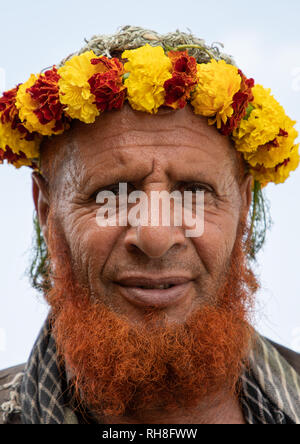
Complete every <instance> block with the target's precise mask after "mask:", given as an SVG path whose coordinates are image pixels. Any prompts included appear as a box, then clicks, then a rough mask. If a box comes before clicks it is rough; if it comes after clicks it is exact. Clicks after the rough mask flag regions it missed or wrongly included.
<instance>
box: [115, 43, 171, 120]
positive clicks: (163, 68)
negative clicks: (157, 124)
mask: <svg viewBox="0 0 300 444" xmlns="http://www.w3.org/2000/svg"><path fill="white" fill-rule="evenodd" d="M122 58H123V59H128V62H127V63H125V65H124V68H125V71H126V72H127V73H129V77H128V78H127V79H126V80H125V86H126V87H127V95H128V101H129V103H130V105H131V107H132V108H133V109H135V110H138V111H146V112H148V113H151V114H155V113H157V111H158V108H159V107H160V106H162V105H163V104H164V101H165V88H164V84H165V82H166V81H167V80H169V79H170V78H171V77H172V74H171V72H172V62H171V60H170V59H169V57H167V56H166V55H165V52H164V50H163V48H162V47H160V46H156V47H153V46H150V45H149V44H146V45H145V46H142V47H141V48H138V49H132V50H127V51H124V52H123V54H122Z"/></svg>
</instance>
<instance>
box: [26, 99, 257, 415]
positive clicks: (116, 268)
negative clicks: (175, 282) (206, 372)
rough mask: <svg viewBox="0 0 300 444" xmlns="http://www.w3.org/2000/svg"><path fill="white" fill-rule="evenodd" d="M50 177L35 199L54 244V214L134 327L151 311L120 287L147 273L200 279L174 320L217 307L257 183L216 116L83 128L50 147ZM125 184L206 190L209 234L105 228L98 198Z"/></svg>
mask: <svg viewBox="0 0 300 444" xmlns="http://www.w3.org/2000/svg"><path fill="white" fill-rule="evenodd" d="M42 173H43V176H44V178H42V177H41V176H39V175H37V174H36V173H35V174H34V175H33V195H34V200H35V204H36V208H37V211H38V215H39V220H40V224H41V228H42V231H43V234H44V237H45V239H46V242H47V238H48V214H49V208H50V209H51V214H52V215H53V218H54V221H56V222H57V226H58V227H59V229H60V230H61V232H62V234H63V237H64V238H65V240H66V242H67V245H68V247H69V250H70V256H71V257H72V259H73V267H74V271H75V274H76V276H77V279H78V280H79V281H80V282H81V284H82V285H84V286H86V287H87V288H88V289H89V291H90V294H91V296H92V298H93V299H94V300H97V299H100V300H101V302H103V303H104V304H105V305H106V306H107V307H110V308H111V309H112V310H113V311H114V312H115V313H118V314H122V315H124V316H126V318H127V319H128V321H129V322H132V323H143V320H144V316H145V309H144V308H142V307H139V306H137V305H135V304H131V303H130V302H128V300H126V299H125V298H124V297H123V296H122V294H121V292H120V289H119V286H118V285H117V284H116V282H117V281H119V280H120V279H121V278H122V277H128V276H131V275H132V274H134V273H139V274H143V273H147V274H151V275H153V276H157V275H158V274H159V275H167V274H172V275H173V276H174V275H178V276H183V277H187V278H188V279H190V280H191V283H190V287H189V291H188V293H187V295H186V296H185V297H184V298H182V299H181V300H180V301H179V302H177V303H176V304H174V305H172V304H171V305H169V306H167V307H164V308H163V309H162V311H163V312H164V314H165V316H166V319H168V320H170V321H175V322H178V323H183V322H185V320H186V319H187V317H188V316H189V315H190V314H191V313H192V312H193V311H194V310H195V308H198V307H199V306H201V304H212V305H213V304H216V303H217V301H216V300H215V298H216V294H217V291H218V289H219V288H220V285H221V284H222V282H223V281H224V277H225V273H226V271H227V268H228V265H229V260H230V256H231V253H232V250H233V247H234V244H235V240H236V236H237V230H238V226H239V224H240V222H241V221H245V220H246V216H247V213H248V210H249V206H250V203H251V179H250V177H249V176H246V175H245V176H244V177H243V178H242V179H241V178H240V177H239V173H238V161H237V156H236V153H235V151H234V149H233V147H232V145H231V143H230V141H229V139H228V138H227V137H224V136H222V135H220V134H219V133H218V131H217V130H216V128H215V127H212V126H208V125H207V119H205V118H202V117H199V116H196V115H194V114H193V112H192V111H191V109H190V108H188V107H187V108H185V109H183V110H180V111H177V112H176V113H174V112H168V111H160V112H159V113H158V115H156V116H150V115H147V114H144V113H138V112H135V111H133V110H132V109H131V108H129V107H127V106H125V107H124V108H123V109H122V110H121V111H118V112H112V113H105V114H103V115H102V116H101V117H100V118H98V119H97V121H96V122H95V124H92V125H84V124H81V123H79V122H76V123H73V126H72V128H71V129H70V130H69V131H68V132H66V133H64V134H63V135H61V136H58V137H56V138H55V139H52V140H48V141H46V142H45V143H44V145H43V149H42ZM240 179H241V180H240ZM119 182H126V183H128V184H130V185H129V191H131V190H134V189H137V190H142V191H144V192H146V193H147V194H148V193H150V191H152V190H156V191H162V190H167V191H169V192H171V191H173V190H180V191H185V190H186V191H189V190H194V189H195V183H196V184H197V188H196V189H201V190H204V191H205V229H204V234H203V235H202V236H201V237H199V238H187V237H185V235H184V229H185V227H174V226H170V227H163V226H159V227H151V226H145V227H144V226H143V227H139V228H138V229H137V228H134V227H130V226H127V227H118V226H117V227H107V228H101V229H100V228H99V226H98V225H97V223H96V217H95V216H96V212H97V209H98V208H99V205H98V204H96V201H95V195H96V194H97V192H99V191H100V190H102V189H103V190H107V189H114V188H112V186H113V185H115V184H118V183H119ZM228 402H229V406H230V407H228V408H229V410H230V408H231V409H232V418H234V419H232V421H233V422H235V421H236V422H241V415H240V411H239V408H238V407H237V403H236V402H235V401H234V400H233V402H232V403H231V402H230V400H229V401H228V400H226V403H227V404H228ZM226 414H227V415H228V412H227V413H226ZM229 417H230V414H229ZM228 421H229V419H228Z"/></svg>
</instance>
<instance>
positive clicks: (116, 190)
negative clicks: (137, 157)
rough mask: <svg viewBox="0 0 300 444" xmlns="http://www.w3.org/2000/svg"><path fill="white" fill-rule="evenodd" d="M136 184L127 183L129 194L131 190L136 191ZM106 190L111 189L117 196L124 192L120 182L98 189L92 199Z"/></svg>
mask: <svg viewBox="0 0 300 444" xmlns="http://www.w3.org/2000/svg"><path fill="white" fill-rule="evenodd" d="M134 189H135V188H134V186H133V185H131V184H127V194H129V193H130V192H131V191H134ZM103 191H104V192H105V191H111V192H112V193H113V194H114V195H115V196H116V197H118V196H119V195H120V193H122V189H120V183H116V184H114V185H108V186H106V187H103V188H101V189H98V190H97V191H96V192H95V193H93V195H92V199H94V200H96V198H97V196H98V195H99V193H101V192H103Z"/></svg>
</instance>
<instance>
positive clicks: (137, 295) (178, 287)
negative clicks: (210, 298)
mask: <svg viewBox="0 0 300 444" xmlns="http://www.w3.org/2000/svg"><path fill="white" fill-rule="evenodd" d="M192 282H193V280H192V279H191V278H187V277H178V276H175V277H174V276H167V277H160V278H154V277H137V276H130V277H127V278H122V279H120V280H118V281H116V282H115V283H116V285H117V286H118V287H119V291H120V292H121V294H122V296H123V297H124V298H125V299H127V301H128V302H130V303H131V304H134V305H137V306H139V307H160V308H164V307H168V306H170V305H174V304H176V303H178V302H180V301H181V300H182V299H183V298H184V297H185V296H186V294H187V293H188V291H189V289H190V288H191V285H192Z"/></svg>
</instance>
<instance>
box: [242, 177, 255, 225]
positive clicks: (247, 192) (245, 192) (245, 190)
mask: <svg viewBox="0 0 300 444" xmlns="http://www.w3.org/2000/svg"><path fill="white" fill-rule="evenodd" d="M252 187H253V177H252V176H251V175H250V174H249V175H247V176H246V177H245V178H244V180H243V183H242V184H241V186H240V190H241V198H242V208H241V210H242V211H241V212H242V214H243V217H244V218H245V220H246V219H247V216H248V213H249V210H250V206H251V202H252Z"/></svg>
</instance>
